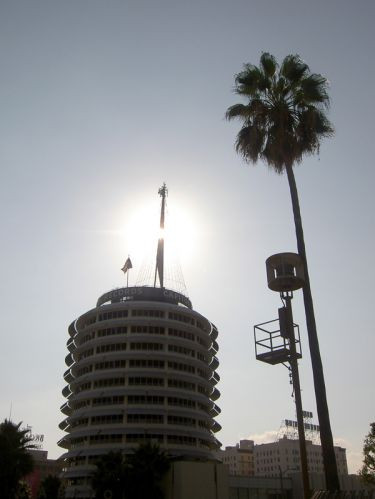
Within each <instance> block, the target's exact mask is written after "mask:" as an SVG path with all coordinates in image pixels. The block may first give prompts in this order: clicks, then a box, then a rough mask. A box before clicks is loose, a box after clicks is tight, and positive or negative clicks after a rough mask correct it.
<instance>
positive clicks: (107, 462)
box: [92, 444, 169, 499]
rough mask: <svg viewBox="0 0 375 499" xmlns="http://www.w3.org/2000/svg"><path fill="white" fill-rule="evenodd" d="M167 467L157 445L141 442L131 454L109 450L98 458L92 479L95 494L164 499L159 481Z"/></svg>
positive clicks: (166, 462) (124, 497)
mask: <svg viewBox="0 0 375 499" xmlns="http://www.w3.org/2000/svg"><path fill="white" fill-rule="evenodd" d="M168 469H169V459H168V458H167V457H166V455H165V454H164V452H162V451H161V450H160V448H159V446H158V445H152V444H144V445H140V446H139V447H138V449H136V450H134V451H133V453H132V454H130V455H123V454H122V453H121V452H110V453H109V454H106V455H104V456H103V457H102V458H101V459H100V460H99V461H98V462H97V471H96V472H95V474H94V476H93V479H92V487H93V489H94V491H95V497H96V498H98V499H103V498H105V497H106V496H111V497H112V499H144V498H146V497H152V498H153V499H163V494H162V491H161V488H160V482H161V480H162V478H163V476H164V474H165V473H166V472H167V471H168Z"/></svg>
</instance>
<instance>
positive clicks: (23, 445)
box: [0, 419, 34, 499]
mask: <svg viewBox="0 0 375 499" xmlns="http://www.w3.org/2000/svg"><path fill="white" fill-rule="evenodd" d="M21 424H22V423H18V424H14V423H12V422H11V421H8V420H7V419H6V420H5V421H4V422H3V423H1V424H0V491H1V497H2V499H14V498H15V497H17V494H18V489H19V482H20V480H21V478H22V477H24V476H25V475H27V474H28V473H31V471H32V470H33V467H34V463H33V459H32V457H31V455H30V454H29V453H28V452H27V449H30V448H33V445H32V444H31V443H30V442H31V437H30V433H29V430H23V429H21Z"/></svg>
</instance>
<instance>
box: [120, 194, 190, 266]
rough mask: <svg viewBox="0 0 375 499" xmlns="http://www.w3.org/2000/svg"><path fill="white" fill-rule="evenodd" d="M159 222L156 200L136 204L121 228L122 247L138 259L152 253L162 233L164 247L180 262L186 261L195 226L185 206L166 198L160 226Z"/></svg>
mask: <svg viewBox="0 0 375 499" xmlns="http://www.w3.org/2000/svg"><path fill="white" fill-rule="evenodd" d="M159 224H160V203H158V204H156V203H152V204H148V205H146V204H143V205H142V206H141V207H139V208H138V209H137V210H136V211H134V213H133V214H132V215H131V216H130V217H129V219H128V221H127V223H126V224H125V226H124V228H123V229H122V230H121V234H122V237H123V241H124V247H125V251H126V252H127V253H129V254H130V256H134V257H136V258H137V259H138V260H142V259H143V258H144V257H145V255H146V254H147V255H148V254H155V255H156V247H157V241H158V238H159V237H164V240H165V247H166V251H168V253H169V254H173V256H174V257H175V258H178V259H179V260H180V262H181V263H182V264H184V263H186V262H189V261H190V259H191V258H192V257H193V254H194V249H195V245H196V239H197V227H196V224H195V223H194V222H193V220H192V218H191V217H190V216H189V215H188V212H187V210H184V209H183V208H182V207H179V206H177V205H175V204H172V205H170V204H169V203H168V202H167V209H166V216H165V228H164V230H161V229H160V228H159Z"/></svg>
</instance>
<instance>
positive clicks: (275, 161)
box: [226, 53, 340, 490]
mask: <svg viewBox="0 0 375 499" xmlns="http://www.w3.org/2000/svg"><path fill="white" fill-rule="evenodd" d="M327 88H328V82H327V80H326V78H324V77H323V76H321V75H319V74H314V73H311V72H310V69H309V67H308V66H307V64H306V63H305V62H304V61H302V59H301V58H300V57H299V56H298V55H288V56H287V57H285V59H284V60H283V62H282V64H281V66H279V65H278V63H277V62H276V59H275V58H274V57H273V56H272V55H270V54H268V53H263V54H262V56H261V58H260V64H259V67H257V66H254V65H252V64H245V65H244V68H243V71H241V72H240V73H238V74H237V75H236V76H235V88H234V91H235V93H236V94H238V95H239V96H241V97H243V98H244V99H245V100H246V101H247V102H246V103H245V104H235V105H233V106H231V107H229V108H228V110H227V112H226V118H227V119H228V120H232V119H235V118H238V119H239V120H240V121H241V122H242V128H241V129H240V131H239V133H238V135H237V139H236V143H235V147H236V151H237V152H238V153H239V154H240V155H241V156H242V157H243V159H244V160H245V161H246V162H251V163H256V162H257V161H258V160H259V159H260V160H263V161H265V163H266V164H267V165H268V166H270V167H271V168H273V169H274V170H275V171H276V172H277V173H283V172H284V171H285V172H286V174H287V177H288V183H289V189H290V195H291V199H292V206H293V214H294V223H295V230H296V237H297V248H298V253H299V255H300V257H301V258H302V261H303V265H304V271H305V285H304V288H303V299H304V304H305V313H306V325H307V332H308V337H309V346H310V355H311V363H312V370H313V378H314V386H315V396H316V404H317V411H318V418H319V425H320V436H321V444H322V453H323V461H324V468H325V475H326V485H327V489H328V490H339V489H340V485H339V480H338V474H337V465H336V459H335V452H334V448H333V438H332V431H331V425H330V420H329V412H328V404H327V396H326V389H325V382H324V374H323V366H322V361H321V357H320V350H319V341H318V336H317V331H316V324H315V315H314V307H313V300H312V295H311V288H310V279H309V272H308V266H307V259H306V250H305V242H304V236H303V228H302V219H301V212H300V207H299V200H298V192H297V186H296V181H295V177H294V172H293V166H294V165H295V164H297V163H300V162H301V161H302V158H303V157H304V156H305V155H309V154H314V153H317V152H319V146H320V141H321V139H323V138H324V137H331V136H332V135H333V133H334V130H333V126H332V125H331V123H330V122H329V121H328V119H327V116H326V113H325V111H326V110H327V109H328V107H329V96H328V93H327Z"/></svg>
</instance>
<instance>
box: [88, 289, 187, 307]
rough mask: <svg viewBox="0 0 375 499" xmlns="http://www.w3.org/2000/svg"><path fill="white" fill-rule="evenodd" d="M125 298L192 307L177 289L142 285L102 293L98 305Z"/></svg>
mask: <svg viewBox="0 0 375 499" xmlns="http://www.w3.org/2000/svg"><path fill="white" fill-rule="evenodd" d="M121 299H125V300H137V299H138V300H140V299H141V300H151V301H155V300H158V301H165V302H169V303H175V304H176V305H177V304H181V305H185V306H186V307H188V308H192V305H191V301H190V300H189V298H187V297H186V296H184V295H182V294H181V293H177V292H176V291H171V290H170V289H165V288H150V287H147V286H142V287H132V288H118V289H114V290H112V291H109V292H108V293H105V294H104V295H102V296H101V297H100V298H99V299H98V302H97V304H96V306H97V307H99V306H100V305H103V303H106V302H108V301H110V302H112V303H116V302H118V301H121Z"/></svg>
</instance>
